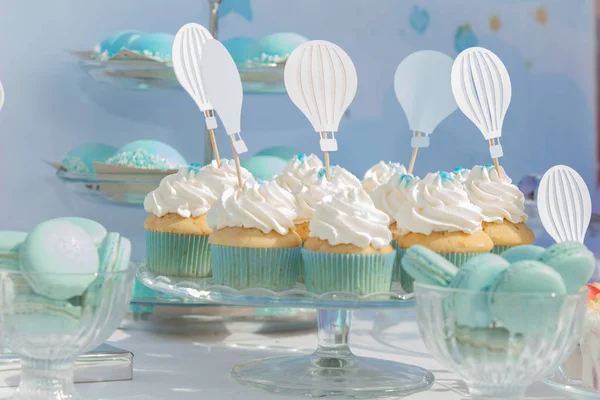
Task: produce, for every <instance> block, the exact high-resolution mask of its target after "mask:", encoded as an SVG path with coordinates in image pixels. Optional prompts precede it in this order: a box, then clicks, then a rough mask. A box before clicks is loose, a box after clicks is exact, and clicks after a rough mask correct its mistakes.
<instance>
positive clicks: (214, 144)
mask: <svg viewBox="0 0 600 400" xmlns="http://www.w3.org/2000/svg"><path fill="white" fill-rule="evenodd" d="M204 115H205V116H206V118H209V117H213V116H214V115H215V114H214V112H213V111H212V110H206V111H204ZM208 137H209V138H210V144H211V146H212V149H213V154H214V155H215V160H216V161H217V167H218V168H221V157H219V148H218V147H217V141H216V140H215V131H214V129H208ZM208 162H210V160H208Z"/></svg>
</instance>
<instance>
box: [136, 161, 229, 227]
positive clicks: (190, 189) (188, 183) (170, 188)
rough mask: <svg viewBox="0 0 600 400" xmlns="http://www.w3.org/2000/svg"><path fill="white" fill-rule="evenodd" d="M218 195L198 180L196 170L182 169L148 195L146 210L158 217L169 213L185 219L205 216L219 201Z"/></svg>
mask: <svg viewBox="0 0 600 400" xmlns="http://www.w3.org/2000/svg"><path fill="white" fill-rule="evenodd" d="M217 196H218V194H217V193H215V191H214V190H213V189H211V188H210V187H208V186H206V185H205V184H204V183H203V182H201V181H200V180H198V179H197V175H196V172H195V171H194V169H190V168H181V169H180V170H179V171H178V172H177V173H175V174H171V175H168V176H166V177H164V178H163V179H162V180H161V181H160V185H159V186H158V187H157V188H156V189H154V190H153V191H152V192H150V193H148V194H147V195H146V198H145V199H144V209H145V210H146V211H147V212H150V213H152V214H154V215H156V216H157V217H162V216H163V215H166V214H168V213H174V214H179V215H180V216H182V217H184V218H189V217H198V216H200V215H204V214H205V213H206V212H208V210H209V209H210V207H211V206H212V205H213V204H214V202H215V201H217Z"/></svg>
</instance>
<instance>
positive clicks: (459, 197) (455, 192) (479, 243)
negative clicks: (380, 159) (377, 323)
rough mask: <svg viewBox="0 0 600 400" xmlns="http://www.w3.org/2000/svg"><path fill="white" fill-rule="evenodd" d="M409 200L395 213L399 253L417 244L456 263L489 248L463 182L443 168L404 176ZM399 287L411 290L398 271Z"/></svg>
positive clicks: (479, 215)
mask: <svg viewBox="0 0 600 400" xmlns="http://www.w3.org/2000/svg"><path fill="white" fill-rule="evenodd" d="M405 179H406V180H407V186H409V190H410V196H409V200H408V201H407V202H405V203H404V204H403V205H402V206H401V207H400V209H399V211H398V212H397V213H396V217H395V219H396V228H395V232H394V238H395V239H396V241H397V242H398V252H399V253H400V254H401V256H402V255H403V254H404V252H405V250H406V249H408V248H409V247H410V246H413V245H415V244H419V245H421V246H424V247H427V248H428V249H430V250H433V251H435V252H436V253H439V254H441V255H443V256H444V257H446V258H447V259H448V260H449V261H451V262H452V263H453V264H455V265H456V266H457V267H460V266H461V265H462V264H464V263H465V262H466V261H468V260H469V259H470V258H472V257H473V256H475V255H477V254H480V253H486V252H489V251H490V250H492V248H493V247H494V244H493V242H492V239H491V238H490V237H489V236H488V235H487V234H486V233H485V232H483V225H482V222H483V213H482V210H481V208H480V207H478V206H476V205H474V204H472V203H471V202H470V201H469V197H468V195H467V192H466V190H465V188H464V186H463V185H462V184H461V183H460V182H458V181H457V180H456V179H455V178H454V176H453V175H452V174H450V173H447V172H436V173H430V174H428V175H427V176H426V177H425V178H423V179H422V180H419V181H417V182H416V184H415V183H412V180H414V179H416V178H405ZM400 275H401V277H400V278H401V282H402V285H403V286H402V287H403V288H404V290H405V291H412V278H410V276H409V275H408V274H406V273H405V272H404V271H403V270H401V272H400Z"/></svg>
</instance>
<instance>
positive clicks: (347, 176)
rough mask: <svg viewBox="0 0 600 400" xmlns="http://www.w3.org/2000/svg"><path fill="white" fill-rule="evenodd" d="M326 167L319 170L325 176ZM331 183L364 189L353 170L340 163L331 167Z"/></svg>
mask: <svg viewBox="0 0 600 400" xmlns="http://www.w3.org/2000/svg"><path fill="white" fill-rule="evenodd" d="M325 173H326V172H325V168H322V169H321V171H319V175H320V176H325ZM331 183H332V184H333V185H335V186H337V187H340V188H342V187H346V188H352V189H362V183H361V182H360V179H358V178H357V177H356V176H355V175H354V174H353V173H352V172H350V171H348V170H347V169H345V168H342V167H340V166H339V165H334V166H333V167H332V168H331Z"/></svg>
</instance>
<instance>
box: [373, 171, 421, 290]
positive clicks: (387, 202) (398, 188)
mask: <svg viewBox="0 0 600 400" xmlns="http://www.w3.org/2000/svg"><path fill="white" fill-rule="evenodd" d="M418 182H419V178H417V177H414V176H412V175H408V174H405V173H401V172H398V173H396V174H394V175H392V177H391V178H389V179H388V181H387V182H386V183H385V184H383V185H381V186H379V187H378V188H377V189H375V191H373V192H372V193H371V194H370V195H371V198H372V199H373V203H374V204H375V207H377V208H378V209H379V210H381V211H383V212H384V213H386V214H387V216H388V217H389V218H390V230H391V231H392V239H393V240H392V246H393V247H394V248H395V249H398V242H397V241H396V239H395V237H397V236H398V233H397V231H398V229H397V227H396V214H397V213H398V211H400V208H401V207H402V205H404V204H405V203H407V202H409V201H410V200H411V196H412V194H411V192H412V190H413V189H414V188H415V186H416V185H417V183H418ZM397 254H398V257H397V258H396V263H395V267H394V281H400V268H401V265H400V260H401V256H400V254H403V252H398V253H397Z"/></svg>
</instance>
